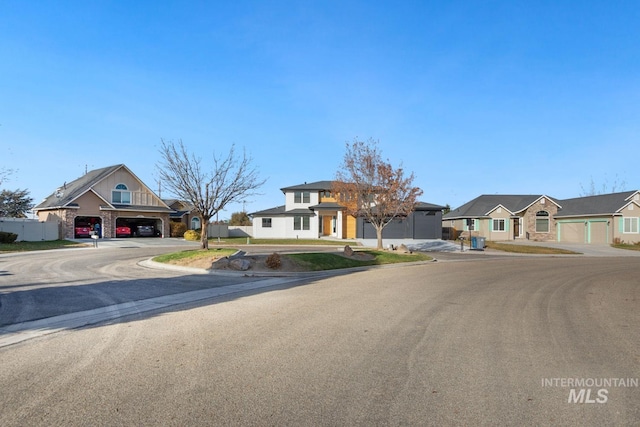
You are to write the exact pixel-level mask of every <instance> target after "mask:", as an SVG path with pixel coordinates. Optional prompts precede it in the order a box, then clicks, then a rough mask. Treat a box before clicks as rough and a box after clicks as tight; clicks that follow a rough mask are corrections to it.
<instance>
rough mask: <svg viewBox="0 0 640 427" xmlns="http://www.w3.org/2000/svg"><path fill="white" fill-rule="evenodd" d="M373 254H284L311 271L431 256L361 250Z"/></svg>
mask: <svg viewBox="0 0 640 427" xmlns="http://www.w3.org/2000/svg"><path fill="white" fill-rule="evenodd" d="M362 252H364V253H366V254H369V255H373V256H374V257H375V258H374V259H371V260H358V259H354V258H346V257H343V256H340V255H337V254H331V253H303V254H288V255H285V256H287V257H289V258H291V259H293V260H294V261H296V262H297V263H298V264H300V265H302V266H304V267H307V268H308V269H309V270H312V271H321V270H335V269H339V268H351V267H363V266H368V265H381V264H395V263H400V262H413V261H429V260H431V259H432V258H431V257H430V256H428V255H425V254H421V253H413V254H398V253H393V252H385V251H362Z"/></svg>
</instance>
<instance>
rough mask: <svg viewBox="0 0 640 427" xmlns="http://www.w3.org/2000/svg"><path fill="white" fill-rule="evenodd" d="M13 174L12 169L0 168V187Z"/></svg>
mask: <svg viewBox="0 0 640 427" xmlns="http://www.w3.org/2000/svg"><path fill="white" fill-rule="evenodd" d="M14 172H15V170H13V169H7V168H5V167H2V168H0V186H2V184H3V183H4V182H5V181H9V176H11V175H12V174H13V173H14Z"/></svg>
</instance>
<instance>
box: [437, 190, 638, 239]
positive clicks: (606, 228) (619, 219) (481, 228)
mask: <svg viewBox="0 0 640 427" xmlns="http://www.w3.org/2000/svg"><path fill="white" fill-rule="evenodd" d="M639 209H640V192H639V191H626V192H621V193H611V194H602V195H597V196H589V197H578V198H573V199H565V200H559V199H556V198H553V197H549V196H547V195H544V194H535V195H498V194H492V195H482V196H479V197H477V198H475V199H473V200H471V201H470V202H468V203H465V204H464V205H462V206H460V207H458V208H456V209H453V210H451V211H450V212H448V213H447V214H446V215H444V216H443V227H448V228H451V229H453V230H454V231H455V234H461V235H462V236H463V237H471V236H482V237H485V238H486V239H487V240H493V241H504V240H518V239H528V240H535V241H555V242H573V243H613V242H614V241H616V240H620V241H625V242H630V243H635V242H638V241H640V233H639V232H638V225H639V224H638V221H639V219H638V218H639V217H640V211H639Z"/></svg>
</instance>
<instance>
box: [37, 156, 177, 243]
mask: <svg viewBox="0 0 640 427" xmlns="http://www.w3.org/2000/svg"><path fill="white" fill-rule="evenodd" d="M33 211H34V212H35V213H36V215H37V216H38V219H39V220H40V221H59V222H60V224H61V225H60V227H61V230H60V235H61V236H62V237H63V238H69V239H71V238H77V237H88V235H89V233H91V234H94V233H98V234H100V235H101V236H102V237H116V228H118V232H119V233H124V232H125V230H127V229H128V230H129V233H130V234H129V235H136V234H137V232H138V230H144V232H145V234H147V233H149V232H151V233H149V234H152V235H153V236H158V237H160V236H169V216H170V214H171V213H172V212H173V210H172V209H171V208H170V207H169V206H167V204H166V203H165V202H164V201H162V199H160V197H158V196H157V195H156V194H155V193H154V192H153V191H152V190H151V189H150V188H149V187H147V186H146V185H145V184H144V183H143V182H142V181H141V180H140V179H139V178H138V177H136V176H135V174H134V173H133V172H132V171H131V170H130V169H129V168H127V167H126V166H125V165H123V164H120V165H115V166H109V167H106V168H102V169H96V170H92V171H89V172H87V173H86V174H85V175H84V176H82V177H80V178H78V179H76V180H74V181H71V182H66V183H64V184H62V185H61V186H60V187H58V188H57V189H56V190H55V191H54V192H53V193H52V194H51V195H50V196H48V197H47V198H46V199H44V200H43V201H42V202H41V203H39V204H38V205H37V206H36V207H35V208H33Z"/></svg>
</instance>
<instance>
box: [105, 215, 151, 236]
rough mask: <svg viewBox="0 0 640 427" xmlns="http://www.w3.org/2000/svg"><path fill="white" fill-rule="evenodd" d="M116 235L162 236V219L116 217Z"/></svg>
mask: <svg viewBox="0 0 640 427" xmlns="http://www.w3.org/2000/svg"><path fill="white" fill-rule="evenodd" d="M114 235H115V236H116V237H162V220H161V219H159V218H140V217H135V218H127V217H122V218H117V219H116V229H115V231H114Z"/></svg>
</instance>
